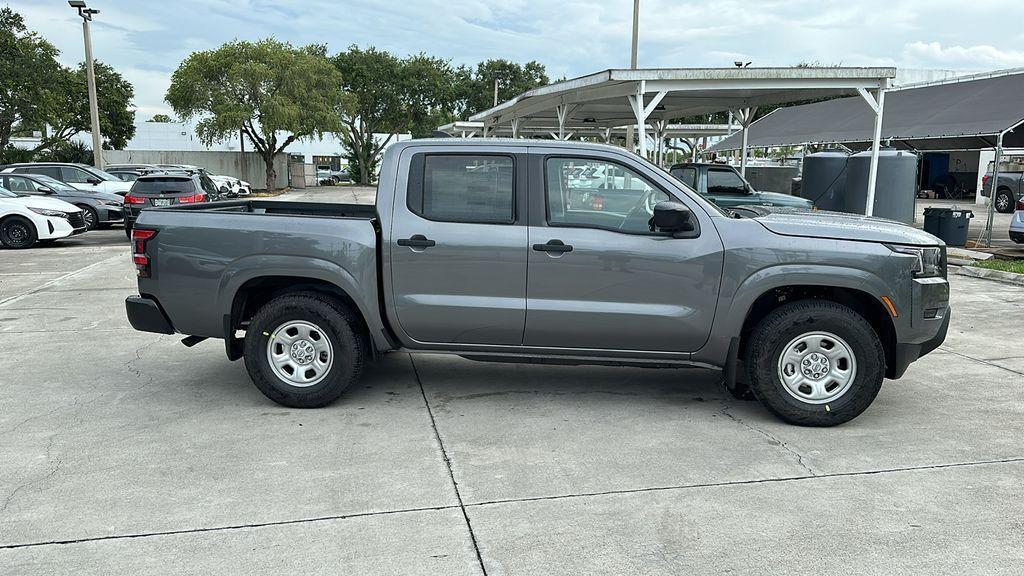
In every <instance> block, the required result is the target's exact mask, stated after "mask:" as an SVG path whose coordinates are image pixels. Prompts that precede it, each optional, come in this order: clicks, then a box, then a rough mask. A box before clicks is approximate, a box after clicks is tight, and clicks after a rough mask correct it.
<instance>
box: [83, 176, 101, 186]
mask: <svg viewBox="0 0 1024 576" xmlns="http://www.w3.org/2000/svg"><path fill="white" fill-rule="evenodd" d="M86 182H88V183H89V184H92V185H93V186H95V185H97V184H99V183H100V182H101V180H100V179H99V178H88V179H87V180H86Z"/></svg>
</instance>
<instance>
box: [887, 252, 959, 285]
mask: <svg viewBox="0 0 1024 576" xmlns="http://www.w3.org/2000/svg"><path fill="white" fill-rule="evenodd" d="M888 248H889V249H890V250H892V251H893V252H899V253H900V254H908V255H910V256H914V257H916V258H917V262H915V263H914V265H913V266H914V267H913V270H912V271H913V273H914V277H915V278H934V277H936V276H943V277H945V275H946V258H945V250H943V248H942V247H941V246H922V247H917V246H888Z"/></svg>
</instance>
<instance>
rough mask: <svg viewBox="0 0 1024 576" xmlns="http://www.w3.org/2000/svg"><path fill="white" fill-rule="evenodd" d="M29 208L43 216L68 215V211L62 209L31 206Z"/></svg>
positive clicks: (58, 216)
mask: <svg viewBox="0 0 1024 576" xmlns="http://www.w3.org/2000/svg"><path fill="white" fill-rule="evenodd" d="M29 210H31V211H33V212H35V213H36V214H40V215H42V216H56V217H57V218H67V217H68V215H67V212H61V211H60V210H47V209H46V208H29Z"/></svg>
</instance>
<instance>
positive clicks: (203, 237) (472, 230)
mask: <svg viewBox="0 0 1024 576" xmlns="http://www.w3.org/2000/svg"><path fill="white" fill-rule="evenodd" d="M580 166H586V167H588V168H589V167H594V166H597V167H599V168H601V167H603V169H604V170H608V169H611V168H614V169H617V170H619V171H620V172H621V174H622V177H621V178H618V179H617V180H616V182H615V183H614V185H612V186H611V187H610V188H606V189H604V190H602V194H606V195H607V196H608V197H607V199H606V200H605V201H603V202H602V203H600V204H595V203H594V202H593V198H591V197H590V196H581V195H580V194H579V193H578V192H579V191H578V190H574V189H573V186H574V184H573V182H574V181H575V180H574V178H573V177H572V176H573V174H576V173H578V172H579V170H578V168H579V167H580ZM581 197H586V198H589V200H587V201H582V202H581V201H579V200H578V199H579V198H581ZM132 251H133V257H134V261H135V266H136V268H137V270H138V277H139V278H138V283H139V295H138V296H133V297H130V298H128V300H127V302H126V306H127V312H128V318H129V320H130V321H131V324H132V325H133V326H134V327H135V328H136V329H138V330H145V331H149V332H158V333H165V334H172V333H180V334H184V335H187V337H186V338H184V340H183V343H185V344H186V345H193V344H195V343H197V342H199V341H201V340H203V339H205V338H221V339H223V340H224V341H225V343H226V351H227V356H228V358H229V359H232V360H235V359H238V358H242V357H244V359H245V365H246V368H247V370H248V372H249V374H250V376H251V377H252V380H253V382H254V383H255V384H256V386H257V387H258V388H259V389H260V391H261V392H263V393H264V394H265V395H266V396H268V397H269V398H271V399H272V400H274V401H276V402H278V403H280V404H283V405H286V406H291V407H317V406H323V405H325V404H327V403H329V402H331V401H333V400H334V399H336V398H337V397H338V396H339V395H340V394H341V393H342V392H343V391H344V390H345V389H346V388H348V387H349V386H351V385H352V384H353V383H354V382H355V381H356V380H357V379H358V378H359V375H360V372H361V371H362V370H363V369H364V367H365V366H366V365H367V363H368V362H369V361H371V360H373V359H374V358H377V357H379V356H381V355H383V354H385V353H387V352H389V351H395V350H403V351H409V352H444V353H450V354H457V355H461V356H464V357H467V358H472V359H477V360H486V361H501V362H510V361H511V362H540V363H561V364H590V363H593V364H606V365H607V364H610V365H633V366H648V367H667V366H698V367H705V368H709V369H716V370H721V371H722V374H723V380H724V383H725V385H726V387H727V388H728V389H729V390H730V391H732V392H733V393H734V394H744V395H751V394H752V395H753V396H755V397H756V398H758V399H759V400H761V402H762V403H763V404H764V405H765V406H766V407H767V408H768V409H769V410H770V411H771V412H773V413H774V414H776V415H777V416H778V417H780V418H782V419H783V420H785V421H788V422H791V423H795V424H801V425H814V426H829V425H835V424H839V423H842V422H846V421H848V420H850V419H852V418H854V417H856V416H857V415H858V414H860V413H861V412H863V411H864V410H865V409H866V408H867V407H868V406H869V405H870V404H871V402H872V401H873V400H874V398H875V396H876V395H877V393H878V391H879V388H880V387H881V384H882V380H883V378H886V377H887V378H899V377H900V376H901V375H902V374H903V373H904V371H905V370H906V369H907V367H908V365H909V364H910V363H911V362H913V361H914V360H916V359H917V358H919V357H920V356H922V355H923V354H926V353H928V352H930V351H931V350H933V349H935V348H936V347H937V346H938V345H939V344H941V343H942V341H943V339H944V338H945V335H946V330H947V327H948V323H949V317H950V308H949V285H948V284H947V282H946V257H945V247H944V245H943V244H942V242H941V241H940V240H938V239H937V238H935V237H934V236H931V235H929V234H926V233H924V232H921V231H919V230H916V229H914V228H911V227H909V226H905V225H902V224H898V223H894V222H888V221H883V220H877V219H871V218H866V217H863V216H856V215H843V214H834V213H818V212H811V211H805V210H796V209H787V208H774V207H748V208H742V209H737V210H733V211H727V210H724V209H722V208H720V207H717V206H715V205H713V204H712V203H710V202H708V201H706V200H705V199H703V198H701V196H700V195H699V194H697V193H696V192H694V191H693V190H691V189H689V188H687V187H686V186H685V185H684V184H682V183H681V182H679V181H678V180H677V179H675V178H673V177H672V176H670V175H669V174H668V173H667V172H665V171H663V170H661V169H659V168H657V167H656V166H654V165H652V164H650V163H648V162H646V161H645V160H643V159H641V158H640V157H638V156H636V155H634V154H632V153H629V152H627V151H625V150H623V149H620V148H615V147H611V146H605V145H599V144H586V143H579V142H543V141H536V140H532V141H531V140H499V139H474V140H460V139H438V140H412V141H408V142H402V143H399V144H395V145H393V146H392V147H390V148H389V149H388V151H387V153H386V154H385V157H384V160H383V164H382V167H381V179H380V185H379V187H378V189H377V204H376V207H374V206H368V205H350V204H306V203H297V202H274V201H259V200H245V201H233V202H219V203H215V204H196V205H187V204H185V205H181V204H179V205H174V206H170V207H167V208H147V209H146V210H143V211H142V213H141V215H140V216H139V218H138V221H137V222H136V224H135V227H134V229H133V241H132Z"/></svg>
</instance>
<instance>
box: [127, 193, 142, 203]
mask: <svg viewBox="0 0 1024 576" xmlns="http://www.w3.org/2000/svg"><path fill="white" fill-rule="evenodd" d="M124 203H125V204H145V203H146V199H145V198H139V197H138V196H132V195H131V194H125V196H124Z"/></svg>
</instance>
